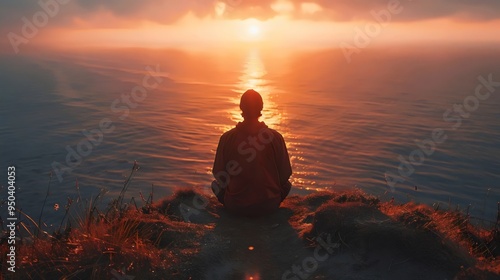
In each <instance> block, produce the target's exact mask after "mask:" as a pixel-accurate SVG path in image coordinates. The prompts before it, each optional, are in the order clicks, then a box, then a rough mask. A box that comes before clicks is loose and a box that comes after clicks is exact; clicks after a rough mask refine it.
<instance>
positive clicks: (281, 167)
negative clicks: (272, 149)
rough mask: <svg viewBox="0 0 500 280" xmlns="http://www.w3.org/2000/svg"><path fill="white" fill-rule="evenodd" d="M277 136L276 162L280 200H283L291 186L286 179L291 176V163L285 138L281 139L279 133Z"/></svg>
mask: <svg viewBox="0 0 500 280" xmlns="http://www.w3.org/2000/svg"><path fill="white" fill-rule="evenodd" d="M277 136H278V137H276V140H277V149H276V152H277V154H276V164H277V168H278V174H279V178H280V188H281V201H283V200H284V199H285V198H286V197H287V196H288V194H289V193H290V189H291V187H292V184H291V183H290V181H288V179H290V176H292V165H291V164H290V157H289V156H288V150H287V148H286V143H285V139H283V136H282V135H281V134H279V133H277Z"/></svg>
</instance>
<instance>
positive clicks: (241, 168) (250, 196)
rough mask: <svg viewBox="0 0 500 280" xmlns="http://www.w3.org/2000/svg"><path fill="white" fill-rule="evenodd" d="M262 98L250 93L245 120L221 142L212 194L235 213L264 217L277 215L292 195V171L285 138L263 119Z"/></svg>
mask: <svg viewBox="0 0 500 280" xmlns="http://www.w3.org/2000/svg"><path fill="white" fill-rule="evenodd" d="M263 106H264V103H263V101H262V97H261V96H260V94H259V93H258V92H256V91H255V90H253V89H250V90H247V91H246V92H245V93H244V94H243V95H242V96H241V101H240V109H241V111H242V116H243V118H244V120H243V122H239V123H238V124H237V125H236V127H235V128H233V129H231V130H229V131H227V132H226V133H224V134H223V135H222V136H221V138H220V141H219V145H218V147H217V152H216V155H215V161H214V166H213V169H212V173H213V175H214V177H215V179H216V180H214V181H213V182H212V190H213V192H214V194H215V195H216V196H217V199H218V200H219V202H220V203H222V204H223V205H224V207H225V208H226V209H227V210H228V211H229V212H231V213H234V214H238V215H243V216H262V215H266V214H270V213H272V212H274V210H276V209H278V208H279V206H280V204H281V202H282V201H283V200H284V199H285V197H286V196H287V195H288V193H289V192H290V188H291V184H290V182H289V181H288V179H289V178H290V176H291V175H292V167H291V165H290V159H289V156H288V151H287V148H286V144H285V140H284V139H283V136H282V135H281V134H280V133H279V132H277V131H276V130H273V129H270V128H268V127H267V125H266V124H265V123H264V122H259V117H260V116H261V115H262V114H261V111H262V108H263Z"/></svg>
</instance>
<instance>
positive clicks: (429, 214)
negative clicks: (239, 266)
mask: <svg viewBox="0 0 500 280" xmlns="http://www.w3.org/2000/svg"><path fill="white" fill-rule="evenodd" d="M137 170H138V166H136V165H134V167H133V168H132V171H131V175H130V176H129V178H128V179H127V181H126V182H125V183H124V187H123V190H122V192H121V193H120V196H119V197H118V199H116V200H114V201H113V202H111V203H110V204H109V205H108V207H106V208H105V209H104V210H99V209H100V208H99V207H98V205H99V203H100V201H101V198H102V195H103V194H99V195H98V196H96V197H95V198H93V199H91V200H90V201H88V202H85V203H84V202H83V201H82V200H81V198H80V197H79V198H78V199H77V200H76V201H77V202H73V201H71V202H70V201H68V205H67V206H66V213H68V211H69V207H74V208H77V209H78V212H79V213H82V214H81V215H82V216H81V217H72V218H71V219H69V220H70V221H72V223H73V224H75V225H76V226H75V227H72V226H71V223H69V222H68V221H65V220H64V219H63V221H61V226H60V227H59V229H58V230H56V232H54V233H52V234H49V233H44V231H43V229H41V228H40V227H39V226H38V224H37V223H36V222H35V221H34V220H33V219H31V218H29V217H26V219H24V221H29V222H31V223H33V226H31V227H29V226H27V224H26V223H27V222H23V223H20V224H19V225H18V230H19V231H20V230H21V229H22V228H25V229H26V230H27V232H28V238H24V239H23V240H19V242H21V244H18V246H17V248H18V252H17V254H18V258H17V259H18V262H17V265H18V267H17V272H16V273H15V274H11V273H7V271H6V267H5V266H2V274H3V275H10V276H13V277H11V278H8V279H132V278H131V277H134V279H149V278H151V279H165V278H166V277H167V276H168V279H189V277H193V275H195V276H196V275H198V276H199V275H203V273H204V269H208V268H207V267H204V266H206V261H213V260H212V258H213V257H210V258H209V259H208V260H206V261H203V260H202V259H200V258H201V257H200V256H204V255H208V256H211V255H212V254H210V253H209V252H208V253H207V252H206V248H212V247H213V248H217V247H218V246H219V245H217V244H212V245H207V244H202V242H206V241H202V240H212V239H213V240H219V239H218V238H219V237H218V235H217V232H225V233H230V232H231V230H232V225H230V226H231V227H228V228H226V226H228V225H226V224H225V223H224V222H222V219H221V217H223V216H224V214H223V210H222V208H221V207H220V206H219V205H218V203H217V201H216V200H215V199H214V198H208V197H206V196H203V195H201V194H198V193H196V192H194V191H192V190H187V191H186V190H184V191H177V192H176V193H175V194H174V195H173V196H171V197H169V198H165V199H163V200H160V201H159V202H156V203H153V201H152V193H151V194H150V197H148V198H147V199H145V198H143V204H144V206H142V207H141V208H139V207H138V206H137V205H136V204H135V202H134V203H133V204H132V203H131V204H129V205H127V204H124V203H123V200H124V195H125V191H126V189H127V187H128V184H129V183H130V180H131V179H132V177H133V174H134V172H136V171H137ZM200 197H201V198H203V199H205V200H206V203H205V204H204V207H203V209H197V211H198V213H196V214H195V215H191V216H190V217H191V218H190V221H189V222H186V221H185V219H184V218H183V215H182V209H183V206H192V205H193V199H196V198H198V199H199V198H200ZM130 205H133V206H130ZM282 207H283V208H285V210H286V211H282V214H283V213H284V214H283V215H285V214H286V215H285V216H286V219H288V223H289V224H290V228H289V229H290V230H291V231H293V234H292V235H293V236H296V238H298V239H299V240H302V241H303V242H304V243H305V244H309V245H310V242H311V240H312V239H313V238H314V237H315V236H318V235H320V234H323V233H329V234H331V235H332V236H333V237H334V239H335V240H334V241H335V242H338V243H340V244H342V245H341V247H340V248H339V250H344V251H349V252H356V254H359V255H360V256H361V257H363V256H365V255H366V256H368V255H369V254H370V253H373V252H376V253H378V252H382V251H384V252H386V251H387V252H397V254H403V255H406V256H407V257H408V258H409V259H411V260H413V261H417V262H419V263H423V264H425V265H426V266H429V267H434V268H435V269H437V270H443V271H446V273H448V275H452V276H454V277H455V276H456V277H457V279H472V278H473V279H495V277H497V276H498V275H499V274H500V262H499V261H498V260H497V258H498V253H499V247H498V245H499V240H500V235H499V231H498V227H495V228H493V229H490V230H487V229H481V228H477V227H475V226H473V225H471V224H470V223H469V219H468V216H467V215H464V214H462V213H459V212H450V211H439V210H435V209H433V208H431V207H429V206H423V205H417V204H414V203H407V204H403V205H399V204H396V203H394V202H389V203H381V202H380V201H379V200H378V199H377V198H375V197H373V196H370V195H367V194H365V193H363V192H361V191H360V190H354V191H345V192H322V193H315V194H312V195H309V196H306V197H299V196H291V197H289V198H287V199H286V200H285V201H284V203H283V205H282ZM192 210H193V209H192ZM65 218H66V215H65ZM264 220H265V219H264ZM271 220H272V219H271ZM225 221H226V223H227V221H231V223H236V222H238V219H233V218H230V219H229V220H228V219H227V218H225ZM63 222H64V223H63ZM247 223H249V224H252V225H254V224H256V225H257V226H259V221H254V222H250V221H247ZM280 223H282V222H280ZM271 224H274V222H273V223H271ZM63 225H65V226H63ZM497 226H498V224H497ZM33 227H34V228H36V230H31V231H30V228H33ZM214 228H215V230H214ZM280 228H281V226H280ZM279 230H283V232H287V234H288V231H286V228H281V229H274V227H269V228H266V232H269V236H268V237H266V238H271V239H270V240H268V241H266V242H270V243H269V244H278V245H279V244H282V243H280V240H281V241H283V240H287V239H290V238H288V237H286V236H279V237H276V238H278V239H277V240H274V241H273V239H272V233H273V232H275V231H279ZM36 231H39V232H41V233H40V234H39V235H38V236H37V235H36V234H35V232H36ZM32 232H33V233H32ZM42 233H43V234H42ZM209 233H211V234H212V235H209ZM207 236H212V239H210V238H208V239H207ZM252 236H253V235H252ZM266 236H267V235H266ZM221 238H222V237H221ZM221 240H222V239H221ZM256 240H257V239H256ZM258 240H260V239H258ZM214 242H217V241H214ZM242 242H243V241H242ZM299 243H300V242H299ZM224 244H225V245H224V246H227V244H226V243H224ZM207 246H208V247H207ZM220 246H222V244H221V245H220ZM231 246H233V245H231ZM234 246H239V245H238V244H234ZM222 247H223V246H222ZM275 247H276V248H277V249H276V250H281V249H280V248H282V247H283V248H286V246H281V245H280V246H277V245H276V246H275ZM306 247H307V246H305V247H304V248H305V249H307V248H306ZM0 248H1V252H0V253H1V258H2V259H1V261H2V263H5V260H4V257H5V256H6V253H7V244H6V243H2V245H1V246H0ZM283 250H284V249H283ZM275 253H276V252H275ZM276 254H279V252H277V253H276ZM292 255H293V253H291V252H289V253H287V254H284V255H283V256H287V257H288V256H290V257H292ZM257 260H258V259H257ZM280 261H281V262H282V263H284V264H285V265H287V266H288V265H291V264H293V260H290V261H288V260H280ZM200 263H202V264H203V265H200ZM283 269H284V270H286V269H288V268H287V267H283ZM276 270H277V271H281V267H276ZM495 274H496V276H495ZM492 275H493V276H492ZM129 276H130V278H129ZM328 277H329V276H328ZM491 277H493V278H491ZM195 278H196V277H194V278H193V279H195Z"/></svg>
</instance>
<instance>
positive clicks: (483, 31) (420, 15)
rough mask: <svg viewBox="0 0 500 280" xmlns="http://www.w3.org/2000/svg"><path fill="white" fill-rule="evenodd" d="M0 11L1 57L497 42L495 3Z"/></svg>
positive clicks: (202, 1) (286, 1)
mask: <svg viewBox="0 0 500 280" xmlns="http://www.w3.org/2000/svg"><path fill="white" fill-rule="evenodd" d="M40 3H45V5H41V4H40ZM1 5H2V8H1V10H0V31H1V33H2V35H3V36H2V41H1V42H2V43H1V45H0V47H1V49H2V50H3V51H13V50H14V49H15V48H18V49H19V50H22V49H26V48H29V47H32V46H34V45H37V44H41V45H51V46H59V47H61V46H66V47H72V46H75V47H86V46H94V47H99V46H123V47H129V46H139V47H192V48H196V47H203V48H206V47H210V46H213V47H220V46H223V45H227V44H232V43H241V44H245V43H252V44H261V45H271V46H274V45H278V46H288V47H313V46H314V47H339V46H340V45H341V44H342V43H344V44H349V45H355V44H356V41H355V40H356V36H357V37H365V39H364V40H363V39H362V38H361V39H359V38H358V40H361V43H362V44H361V43H359V45H365V44H366V45H369V44H379V43H384V42H389V43H394V42H401V43H408V42H415V41H429V40H432V41H435V40H441V41H453V42H457V41H473V42H498V41H500V36H498V34H499V33H498V32H499V31H498V30H500V1H498V0H401V1H397V0H219V1H213V0H183V1H179V0H143V1H138V0H40V1H35V0H16V1H7V0H1ZM42 6H45V8H43V7H42ZM30 25H31V26H30ZM27 26H28V27H27ZM30 27H34V29H33V28H30ZM361 32H362V33H363V34H364V35H360V33H361ZM366 36H368V39H369V40H368V42H365V41H367V40H366ZM29 37H31V38H29ZM368 43H369V44H368ZM13 45H15V47H13Z"/></svg>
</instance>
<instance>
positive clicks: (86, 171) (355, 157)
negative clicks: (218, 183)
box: [0, 46, 500, 225]
mask: <svg viewBox="0 0 500 280" xmlns="http://www.w3.org/2000/svg"><path fill="white" fill-rule="evenodd" d="M499 65H500V52H499V51H498V48H496V47H495V46H493V47H475V46H462V47H451V46H434V47H425V48H424V47H420V48H416V47H400V48H393V49H387V48H385V49H383V48H380V49H377V48H374V49H366V50H363V51H362V52H361V53H360V54H356V55H355V56H354V57H353V61H352V62H351V63H348V62H347V61H346V59H345V58H344V56H343V54H342V52H341V51H340V50H336V49H332V50H322V51H302V52H291V51H286V50H282V51H277V50H264V49H252V48H248V49H246V50H238V51H235V50H225V51H217V52H185V51H181V50H160V49H155V50H151V49H121V50H110V49H107V50H85V51H73V52H43V53H38V54H29V55H20V56H5V55H4V56H1V57H0V98H1V102H0V114H1V118H0V135H1V140H0V141H1V142H0V145H1V150H0V158H1V163H2V169H3V170H4V171H2V172H1V175H0V179H1V183H0V185H2V186H3V187H2V190H1V191H2V192H3V194H2V198H4V197H6V196H4V194H6V185H7V184H6V182H7V176H6V173H7V166H11V165H14V166H15V167H16V169H17V177H16V183H17V187H18V192H17V200H18V205H19V206H20V207H21V208H22V209H23V211H25V212H27V213H28V214H30V215H32V216H36V217H37V216H38V214H39V213H40V209H41V207H42V203H43V200H44V197H45V195H46V192H47V188H48V185H49V181H50V193H49V196H48V204H47V206H46V208H45V211H44V213H43V215H44V220H45V221H46V222H47V224H48V225H50V224H54V223H57V221H60V218H61V216H62V215H63V211H62V210H59V211H56V210H54V209H53V207H52V206H53V205H54V204H59V205H60V206H61V209H62V208H63V206H64V205H65V204H66V200H67V198H68V197H72V198H75V197H76V196H77V194H78V193H80V196H81V197H82V198H84V199H90V198H91V197H95V196H96V195H97V194H98V193H99V191H100V190H101V189H106V190H107V191H108V194H107V195H106V197H109V198H112V197H116V195H117V194H118V193H119V192H120V190H121V188H122V185H123V182H124V181H125V179H126V177H127V176H128V174H129V172H130V170H131V168H132V166H133V164H134V161H137V163H138V164H139V166H140V170H139V171H138V172H137V174H136V176H135V177H134V178H133V180H132V182H131V184H130V187H129V189H128V191H127V199H129V198H130V197H134V198H135V200H136V201H140V198H139V197H140V194H141V193H142V194H143V195H144V196H146V197H147V196H148V195H149V193H150V192H151V190H153V193H154V198H155V200H156V199H158V198H160V197H162V196H165V195H168V194H170V193H171V192H172V191H173V190H175V189H176V188H188V187H194V188H197V189H199V190H201V191H207V190H208V187H209V185H210V182H211V180H212V176H211V167H212V163H213V159H214V155H215V149H216V147H217V143H218V139H219V137H220V135H221V134H222V133H223V132H224V131H226V130H229V129H230V128H232V127H233V126H234V125H235V124H236V123H237V122H238V121H241V120H242V118H241V116H240V112H239V109H238V103H239V97H240V95H241V94H242V93H243V92H244V91H245V90H246V89H249V88H253V89H255V90H257V91H259V92H261V94H262V95H263V98H264V103H265V105H264V111H263V116H262V120H263V121H265V122H266V124H268V125H269V126H270V127H271V128H274V129H276V130H278V131H280V132H281V133H282V134H283V136H284V138H285V140H286V142H287V146H288V149H289V154H290V157H291V161H292V168H293V171H294V173H293V176H292V178H291V181H292V184H293V190H292V193H296V194H306V193H310V192H313V191H317V190H324V189H332V190H335V189H349V188H360V189H362V190H364V191H366V192H368V193H370V194H373V195H376V196H379V197H380V198H381V199H382V200H389V199H391V198H392V197H394V198H395V199H396V200H397V201H400V202H406V201H409V200H413V201H416V202H419V203H427V204H435V203H440V205H441V206H440V208H441V209H447V208H448V207H452V208H453V209H455V208H456V207H457V206H458V207H460V208H461V209H465V208H466V207H467V206H468V205H470V211H471V213H472V214H473V215H474V216H475V217H479V218H483V219H487V220H494V219H495V218H496V212H497V204H496V202H497V201H500V110H499V108H500V107H499V105H500V87H493V88H492V89H493V92H490V95H489V96H487V97H486V94H487V93H488V92H489V91H488V88H486V87H483V88H482V89H480V93H482V94H483V95H482V96H483V97H484V98H482V99H483V100H479V99H477V98H474V97H473V96H474V93H475V90H476V88H477V87H478V86H479V85H480V84H481V82H480V80H479V79H478V77H480V76H482V77H483V78H485V79H486V80H487V79H488V76H489V75H491V77H492V79H493V80H494V81H500V67H499ZM148 67H149V68H148ZM148 69H149V70H148ZM151 72H154V73H155V74H154V76H155V77H156V78H157V79H151V80H149V83H150V84H155V83H156V82H159V81H161V83H159V84H158V86H157V87H156V88H151V87H148V88H146V91H145V92H139V91H138V94H139V93H140V94H141V95H142V97H143V98H141V100H139V99H133V98H132V99H130V100H127V96H130V94H131V92H132V91H134V90H138V89H135V88H136V87H137V86H141V85H143V80H144V78H145V77H147V75H148V73H151ZM490 89H491V88H490ZM464 102H466V105H467V107H464V108H465V109H464V110H466V111H464V112H462V113H460V111H455V112H454V111H453V110H459V109H460V107H457V108H458V109H456V108H455V107H454V106H459V104H462V105H463V104H464ZM455 104H458V105H455ZM467 108H468V109H467ZM448 110H451V113H448V114H447V117H446V118H444V117H443V114H445V113H446V112H447V111H448ZM461 114H462V115H461ZM103 121H104V122H107V123H104V125H103V124H102V122H103ZM103 128H104V129H103ZM436 129H441V130H439V131H441V135H439V137H436V138H438V139H440V140H441V141H440V143H434V144H432V145H431V144H429V143H430V142H429V141H430V140H432V139H433V131H434V130H436ZM96 130H100V132H97V133H96V132H95V131H96ZM100 133H101V134H100ZM85 134H90V136H88V137H87V136H86V135H85ZM443 138H446V139H445V140H443ZM89 139H90V140H92V139H93V140H92V141H93V142H92V141H90V140H89ZM434 140H435V139H434ZM434 140H433V141H434ZM89 143H90V144H89ZM417 143H427V144H423V145H424V148H422V149H423V150H426V151H427V153H425V151H422V150H420V152H419V151H418V150H419V144H417ZM89 145H90V146H89ZM420 145H422V144H420ZM75 154H78V155H75ZM411 155H413V160H414V161H416V164H412V165H411V167H409V163H404V162H406V161H410V156H411ZM419 155H420V157H419ZM422 156H423V157H422ZM402 158H403V159H402ZM402 162H403V163H402ZM65 168H66V169H65ZM399 169H401V170H399ZM57 170H59V171H57ZM50 172H52V179H50V176H49V173H50ZM395 176H399V177H398V178H399V179H398V182H397V183H396V184H390V183H388V182H387V180H389V181H391V180H393V179H394V178H396V177H395ZM2 209H4V210H5V205H2ZM4 210H2V215H3V216H4V214H5V213H6V210H5V211H4ZM4 212H5V213H4Z"/></svg>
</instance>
